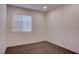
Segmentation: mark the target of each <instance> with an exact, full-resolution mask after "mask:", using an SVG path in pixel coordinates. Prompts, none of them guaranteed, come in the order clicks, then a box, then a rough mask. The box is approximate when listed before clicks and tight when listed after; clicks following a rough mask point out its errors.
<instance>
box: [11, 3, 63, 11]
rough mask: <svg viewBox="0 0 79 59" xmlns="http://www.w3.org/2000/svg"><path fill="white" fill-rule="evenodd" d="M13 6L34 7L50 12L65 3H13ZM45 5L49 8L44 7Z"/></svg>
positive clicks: (34, 8)
mask: <svg viewBox="0 0 79 59" xmlns="http://www.w3.org/2000/svg"><path fill="white" fill-rule="evenodd" d="M11 5H12V6H16V7H21V8H27V9H32V10H36V11H41V12H49V11H51V10H54V9H55V8H58V7H61V6H63V4H11ZM43 6H47V9H43Z"/></svg>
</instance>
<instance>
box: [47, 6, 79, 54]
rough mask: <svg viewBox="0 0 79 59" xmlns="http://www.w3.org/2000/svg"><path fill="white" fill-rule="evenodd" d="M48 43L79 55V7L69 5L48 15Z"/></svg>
mask: <svg viewBox="0 0 79 59" xmlns="http://www.w3.org/2000/svg"><path fill="white" fill-rule="evenodd" d="M47 26H48V27H47V31H48V32H47V34H48V35H47V36H48V39H47V40H48V41H49V42H52V43H54V44H57V45H59V46H62V47H64V48H67V49H70V50H72V51H75V52H77V53H79V5H67V6H63V7H61V8H57V9H55V10H53V11H51V12H49V13H48V14H47Z"/></svg>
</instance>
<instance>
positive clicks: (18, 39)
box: [7, 6, 45, 46]
mask: <svg viewBox="0 0 79 59" xmlns="http://www.w3.org/2000/svg"><path fill="white" fill-rule="evenodd" d="M14 14H24V15H32V17H33V20H32V21H33V22H32V24H33V25H32V32H16V33H14V32H12V16H13V15H14ZM43 40H45V14H44V13H41V12H37V11H33V10H28V9H22V8H17V7H13V6H8V42H7V45H8V46H16V45H21V44H28V43H35V42H39V41H43Z"/></svg>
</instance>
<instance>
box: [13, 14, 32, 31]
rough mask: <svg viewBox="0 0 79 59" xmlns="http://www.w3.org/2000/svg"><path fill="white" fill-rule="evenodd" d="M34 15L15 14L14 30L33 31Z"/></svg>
mask: <svg viewBox="0 0 79 59" xmlns="http://www.w3.org/2000/svg"><path fill="white" fill-rule="evenodd" d="M31 31H32V16H27V15H14V16H13V19H12V32H31Z"/></svg>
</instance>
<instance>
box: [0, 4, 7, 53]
mask: <svg viewBox="0 0 79 59" xmlns="http://www.w3.org/2000/svg"><path fill="white" fill-rule="evenodd" d="M6 10H7V9H6V5H4V4H0V54H1V53H4V52H5V49H6V39H7V37H6V34H7V30H6V27H7V26H6V25H7V21H6V20H7V18H6Z"/></svg>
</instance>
